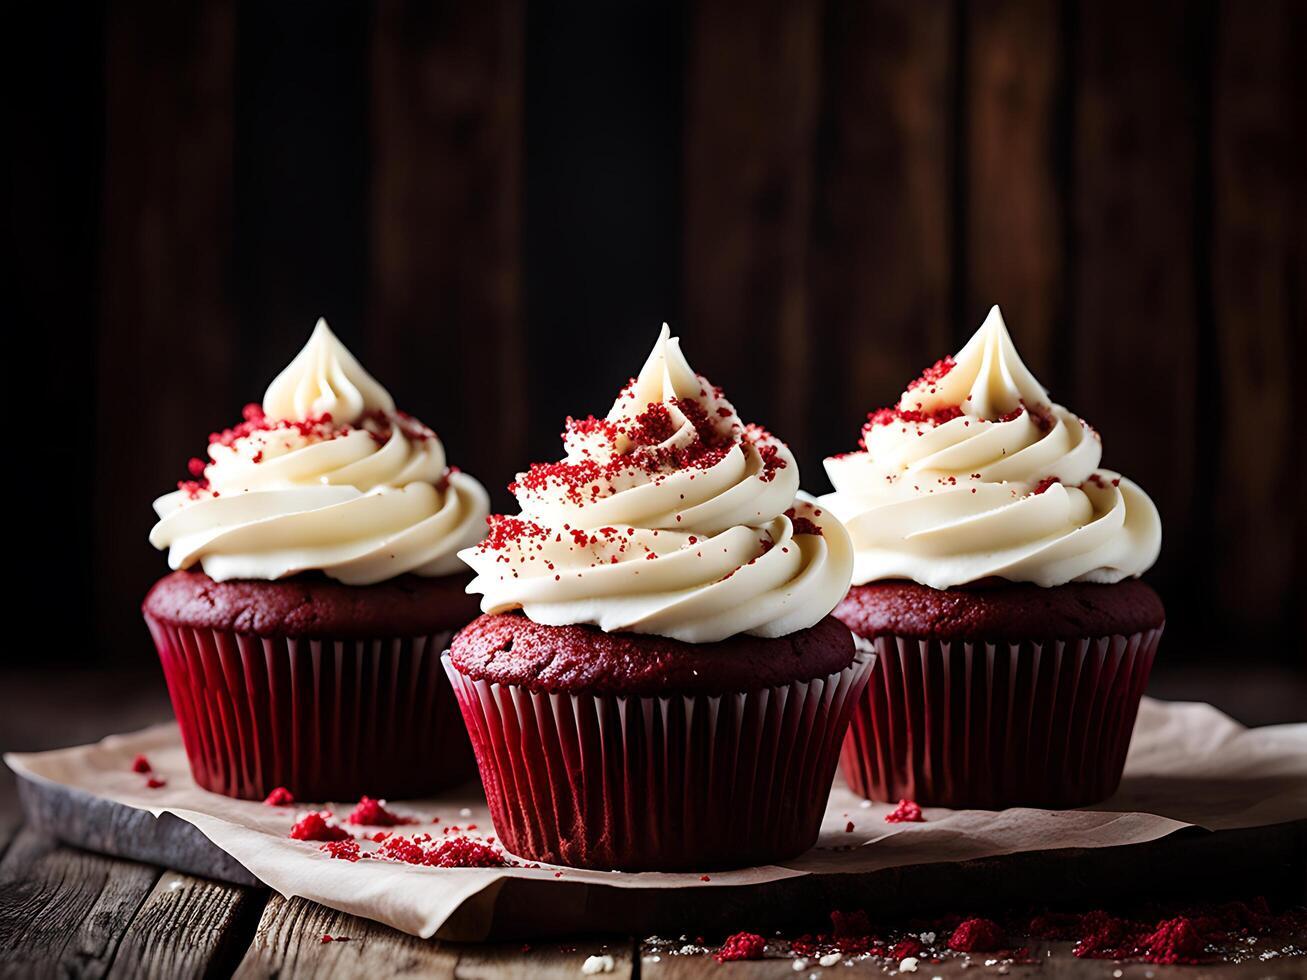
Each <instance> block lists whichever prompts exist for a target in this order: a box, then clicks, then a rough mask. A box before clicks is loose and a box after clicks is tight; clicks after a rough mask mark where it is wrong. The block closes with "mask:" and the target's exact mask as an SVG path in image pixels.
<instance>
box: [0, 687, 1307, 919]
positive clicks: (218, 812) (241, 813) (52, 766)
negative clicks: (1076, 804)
mask: <svg viewBox="0 0 1307 980" xmlns="http://www.w3.org/2000/svg"><path fill="white" fill-rule="evenodd" d="M138 752H139V753H144V754H146V755H147V756H148V757H149V759H150V761H151V763H152V764H153V766H154V769H155V771H156V772H157V773H158V774H159V775H161V776H163V777H165V778H166V780H167V785H166V786H164V787H162V788H158V789H149V788H147V787H146V785H145V779H144V777H142V776H141V775H139V774H137V773H134V772H132V771H131V761H132V759H133V757H134V756H135V755H136V754H137V753H138ZM4 758H5V762H6V763H7V764H8V765H9V767H10V768H11V769H13V770H14V771H15V772H18V773H22V774H26V775H28V776H30V777H33V778H36V779H40V780H48V781H51V782H54V783H59V784H63V785H65V786H70V787H74V788H77V789H80V790H83V791H85V792H88V793H91V794H93V795H96V796H99V797H103V798H106V799H110V800H114V801H116V802H118V803H122V804H126V805H128V806H132V807H137V808H140V809H143V810H147V811H149V812H151V813H153V814H155V815H156V816H158V815H159V814H161V813H165V812H167V813H172V814H175V815H176V816H178V817H180V818H181V819H183V820H186V821H188V822H190V823H191V824H193V825H195V826H196V827H197V828H199V830H200V831H201V832H202V833H203V834H204V835H205V836H206V837H208V838H209V839H210V840H211V841H213V842H214V843H215V844H216V845H217V846H218V847H220V848H222V849H223V850H224V851H226V852H227V853H229V854H231V855H232V856H233V857H234V858H236V859H237V860H238V861H240V863H241V864H243V865H244V866H245V867H246V868H248V869H249V870H250V871H251V872H252V873H253V874H254V875H256V876H257V877H258V878H259V879H260V880H262V881H263V882H265V883H266V884H267V885H269V886H270V887H271V888H273V889H275V890H276V891H278V892H280V893H282V894H283V895H287V896H292V895H301V896H304V897H305V898H309V899H312V900H314V901H317V902H321V903H322V904H324V905H328V906H330V907H332V908H335V909H340V910H342V911H345V912H350V913H353V914H355V915H361V916H365V917H367V918H370V919H376V920H378V921H381V922H385V923H388V924H390V925H392V926H394V927H396V928H398V929H401V930H403V931H404V932H408V933H413V934H415V935H418V936H422V937H429V936H432V935H434V934H435V933H436V932H437V931H438V930H439V929H440V927H441V926H442V924H444V923H445V922H446V920H448V919H449V918H450V917H451V916H452V915H453V914H454V913H455V912H456V911H458V910H459V909H460V907H461V906H463V905H464V903H467V902H470V901H473V900H477V899H478V898H479V900H481V901H485V902H487V903H489V904H493V897H494V894H495V892H496V891H497V889H498V886H499V883H500V882H501V881H502V880H503V879H504V878H506V877H530V878H537V879H541V880H542V881H546V882H553V881H567V882H574V881H583V882H587V883H590V884H592V885H598V886H600V887H608V888H630V887H643V888H722V887H735V886H740V885H749V884H755V883H760V882H766V881H774V880H777V879H781V878H789V877H794V876H798V875H806V874H813V873H818V874H833V873H834V874H839V873H848V872H870V871H876V870H879V869H882V868H889V867H897V866H903V865H911V864H931V863H936V862H945V861H963V860H971V859H975V858H983V857H994V856H997V855H1001V854H1012V853H1016V852H1020V851H1042V850H1049V849H1054V848H1068V847H1075V848H1092V847H1112V846H1119V845H1125V844H1136V843H1142V842H1144V841H1149V840H1155V839H1157V838H1159V837H1163V836H1165V835H1167V834H1170V833H1172V832H1174V831H1176V830H1179V829H1181V828H1183V827H1187V826H1199V827H1204V828H1207V829H1209V830H1233V829H1239V828H1247V827H1258V826H1265V825H1267V824H1273V823H1281V822H1285V821H1290V820H1296V819H1302V818H1307V724H1305V725H1280V726H1276V727H1271V728H1258V729H1245V728H1244V727H1242V726H1241V725H1239V724H1238V723H1237V722H1235V721H1233V720H1232V719H1230V718H1228V717H1226V716H1225V715H1223V714H1221V713H1220V712H1219V711H1217V710H1216V709H1215V708H1213V707H1211V706H1210V705H1206V704H1187V703H1167V702H1160V701H1154V700H1151V699H1145V700H1144V703H1143V705H1142V707H1141V708H1140V712H1139V721H1138V724H1137V725H1136V727H1135V732H1134V739H1133V741H1132V743H1131V746H1130V755H1129V758H1128V761H1127V763H1126V775H1125V780H1124V782H1123V784H1122V787H1121V790H1120V791H1119V792H1118V793H1117V794H1116V795H1115V796H1114V797H1113V798H1112V799H1110V800H1108V801H1107V802H1105V803H1102V804H1099V805H1097V806H1093V807H1087V808H1084V809H1080V810H1070V811H1060V812H1059V811H1050V810H1034V809H1012V810H1004V811H999V812H994V811H986V810H946V809H938V808H927V809H926V811H925V815H926V818H927V819H926V822H925V823H902V824H888V823H886V822H885V820H884V816H885V814H886V813H888V812H889V811H890V809H891V807H889V806H885V805H882V804H868V803H867V802H866V801H863V800H860V799H859V798H857V797H855V796H854V795H853V794H852V793H851V792H850V791H849V790H848V788H847V787H846V786H845V785H844V783H843V782H842V780H840V779H838V778H837V779H836V784H835V788H834V790H833V791H832V793H831V798H830V801H829V804H828V806H827V810H826V816H825V819H824V821H823V824H822V833H821V839H820V841H819V842H818V845H817V846H816V847H815V848H813V849H812V850H811V851H809V852H808V853H807V854H804V855H802V856H801V857H799V858H797V859H795V860H793V861H790V862H787V863H786V864H784V865H770V866H766V867H757V868H748V869H745V870H742V871H729V872H720V871H714V872H712V873H711V874H710V875H709V878H710V880H709V881H707V882H705V881H702V880H701V879H700V876H699V874H698V873H692V874H650V873H641V874H622V873H618V872H597V871H581V870H575V869H571V868H554V867H540V868H496V869H473V868H467V869H464V868H457V869H439V868H425V867H414V866H411V865H404V864H393V863H389V862H382V861H359V862H356V863H351V862H348V861H340V860H334V859H332V858H331V857H329V856H328V855H327V854H324V853H322V852H321V851H320V850H319V849H318V847H319V846H318V844H316V843H310V842H303V841H294V840H290V839H289V838H288V837H287V836H286V835H287V831H288V830H289V828H290V826H291V824H292V823H293V822H294V820H295V819H296V817H297V816H298V815H299V814H301V813H302V812H303V811H304V810H305V809H308V808H310V807H309V806H308V805H306V804H297V805H295V806H292V807H269V806H264V805H262V804H260V803H251V802H243V801H239V800H231V799H227V798H226V797H223V796H218V795H215V794H212V793H208V792H205V791H204V790H201V789H199V788H197V787H196V785H195V783H194V782H193V781H192V780H191V777H190V772H189V769H188V768H187V765H186V757H185V753H184V752H183V750H182V744H181V738H180V735H179V732H178V729H177V727H176V725H172V724H169V725H158V726H155V727H152V728H147V729H145V730H144V731H140V732H135V733H132V734H128V735H114V736H111V737H109V738H106V739H104V740H103V741H101V742H99V743H97V744H95V745H85V746H78V747H76V748H69V749H59V750H56V751H53V752H42V753H33V754H18V753H10V754H8V755H6V756H5V757H4ZM354 802H355V801H342V802H338V803H336V804H334V805H333V804H328V806H329V807H330V808H331V809H333V810H334V811H335V812H336V814H337V815H338V817H340V818H341V819H342V820H343V818H344V816H345V814H347V813H348V812H349V811H350V809H352V807H353V804H354ZM313 808H316V807H313ZM392 809H393V810H395V811H396V812H399V813H403V814H405V815H410V816H414V817H419V818H420V819H421V820H422V821H423V823H424V824H427V826H419V827H406V828H399V830H400V832H415V831H423V830H426V831H433V832H435V833H439V831H440V828H441V827H443V826H447V825H450V824H456V825H458V826H460V827H466V826H467V825H468V824H475V825H476V826H477V831H476V833H478V834H483V835H489V834H493V833H494V831H493V830H492V829H491V825H490V817H489V814H488V812H487V810H486V805H485V800H484V798H483V796H482V794H481V790H480V786H479V785H470V786H467V787H464V788H463V789H462V790H459V791H455V792H452V793H450V794H446V795H445V796H443V797H440V798H437V799H434V800H427V801H420V802H396V803H395V804H393V806H392ZM433 817H439V818H440V822H439V823H437V824H434V826H433V825H432V823H431V822H432V818H433ZM849 822H852V823H853V830H852V831H847V830H846V829H845V828H846V826H847V825H848V823H849ZM353 829H355V830H361V829H362V828H353ZM560 871H561V872H562V874H561V877H560V876H559V875H558V872H560Z"/></svg>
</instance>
